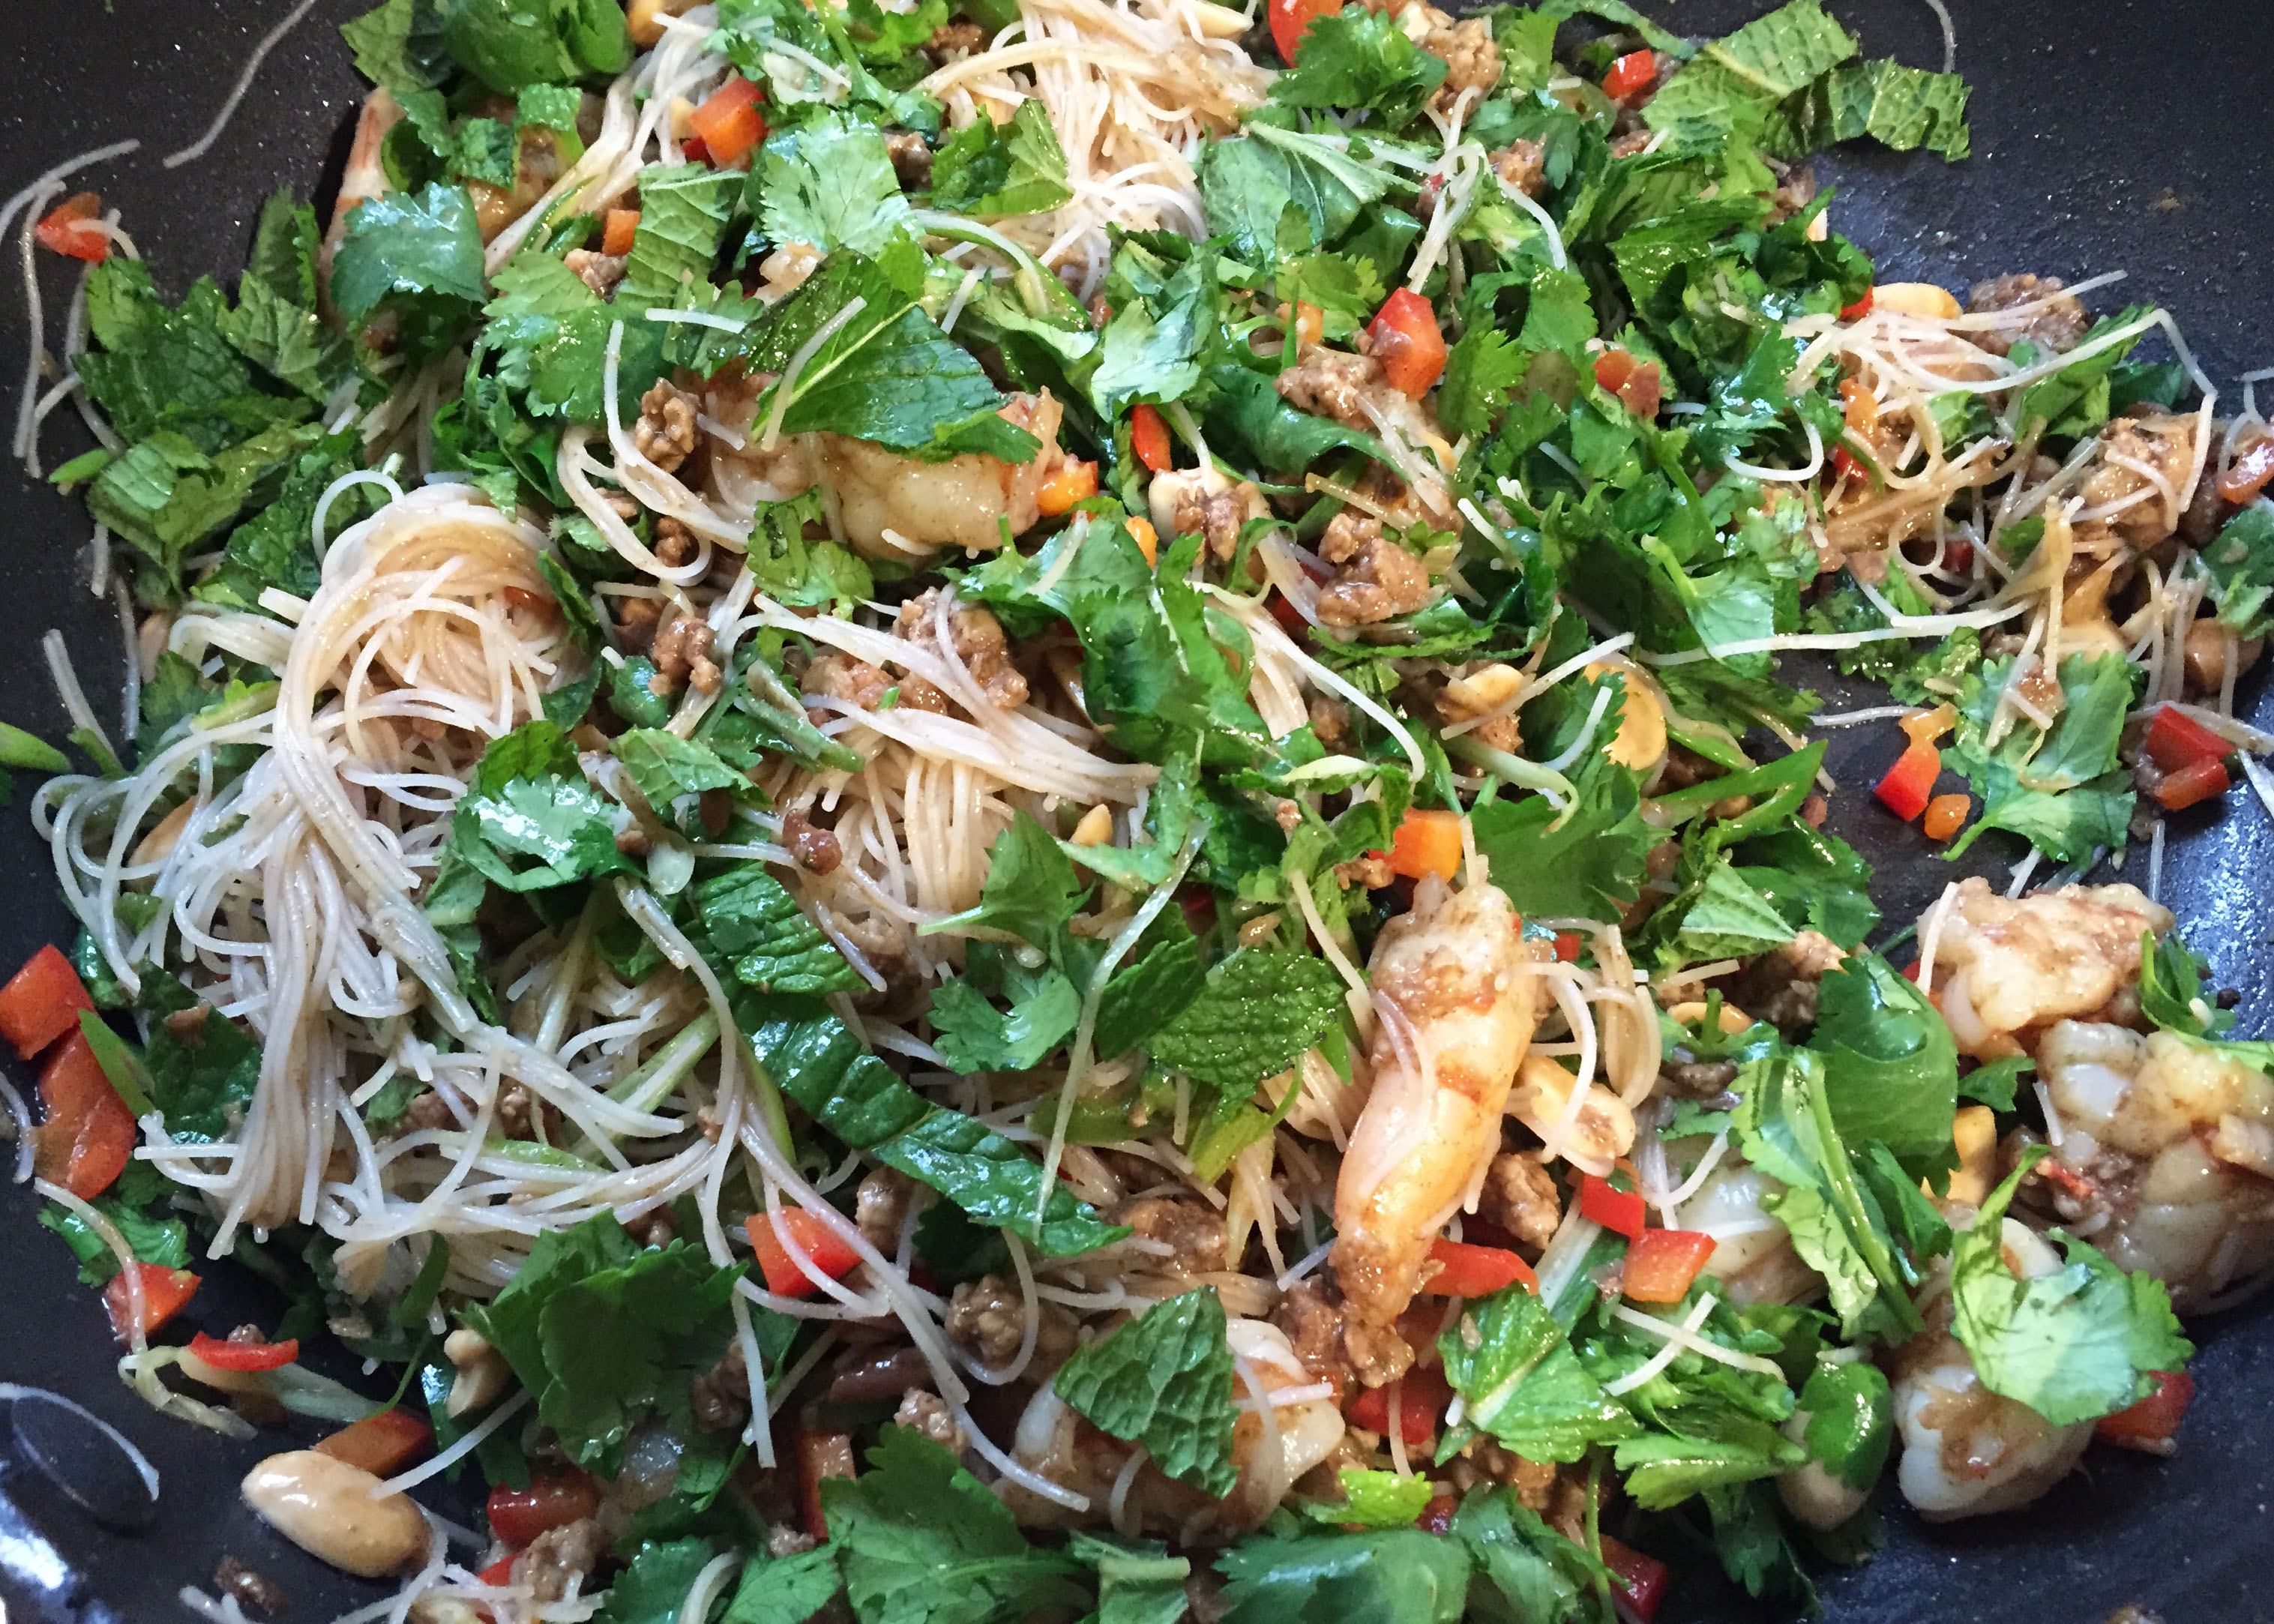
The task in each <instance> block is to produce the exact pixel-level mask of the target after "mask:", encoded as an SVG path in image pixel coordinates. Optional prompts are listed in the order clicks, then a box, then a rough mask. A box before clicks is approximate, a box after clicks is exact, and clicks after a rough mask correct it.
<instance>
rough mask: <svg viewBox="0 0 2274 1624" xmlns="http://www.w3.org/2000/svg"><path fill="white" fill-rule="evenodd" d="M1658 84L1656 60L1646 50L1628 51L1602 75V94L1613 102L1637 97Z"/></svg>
mask: <svg viewBox="0 0 2274 1624" xmlns="http://www.w3.org/2000/svg"><path fill="white" fill-rule="evenodd" d="M1657 82H1658V58H1657V57H1656V56H1653V55H1652V54H1651V53H1650V52H1648V51H1646V50H1634V51H1629V52H1628V53H1627V54H1626V55H1625V56H1621V57H1620V58H1618V60H1616V61H1615V62H1614V63H1612V64H1611V71H1609V72H1608V73H1606V74H1604V75H1603V94H1605V95H1607V96H1608V97H1610V99H1611V100H1612V101H1614V102H1623V101H1625V100H1626V99H1627V98H1628V97H1629V96H1632V95H1639V94H1641V93H1642V92H1644V91H1645V90H1648V89H1649V88H1650V87H1651V86H1653V85H1654V84H1656V83H1657Z"/></svg>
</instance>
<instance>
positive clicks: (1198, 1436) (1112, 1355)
mask: <svg viewBox="0 0 2274 1624" xmlns="http://www.w3.org/2000/svg"><path fill="white" fill-rule="evenodd" d="M1231 1382H1232V1367H1231V1344H1230V1343H1229V1342H1226V1341H1225V1340H1224V1304H1223V1301H1222V1300H1221V1299H1220V1298H1218V1297H1217V1296H1216V1288H1215V1287H1214V1286H1202V1287H1201V1288H1200V1289H1198V1290H1194V1291H1187V1292H1185V1293H1184V1294H1183V1295H1182V1296H1179V1297H1171V1298H1169V1299H1168V1301H1166V1302H1164V1303H1156V1304H1154V1305H1153V1306H1152V1307H1150V1308H1148V1309H1147V1310H1145V1312H1143V1313H1141V1314H1140V1315H1139V1316H1138V1317H1137V1318H1136V1319H1132V1320H1129V1321H1128V1322H1127V1323H1126V1324H1124V1325H1121V1326H1118V1327H1116V1328H1115V1329H1113V1330H1111V1331H1109V1332H1107V1333H1106V1334H1105V1335H1103V1336H1101V1337H1099V1338H1098V1339H1097V1340H1096V1342H1090V1343H1088V1345H1087V1346H1084V1347H1082V1348H1079V1349H1077V1350H1075V1351H1074V1353H1073V1357H1071V1358H1069V1359H1068V1360H1067V1361H1066V1362H1065V1364H1064V1365H1060V1366H1059V1367H1058V1374H1057V1375H1056V1376H1054V1377H1052V1378H1051V1382H1050V1385H1051V1387H1052V1389H1053V1390H1054V1391H1055V1392H1056V1393H1057V1394H1058V1396H1059V1397H1060V1398H1061V1399H1064V1400H1065V1402H1066V1403H1067V1404H1068V1405H1069V1406H1070V1407H1072V1408H1073V1409H1074V1410H1078V1411H1079V1412H1081V1414H1082V1415H1083V1416H1085V1417H1088V1419H1089V1421H1090V1422H1091V1423H1092V1424H1093V1425H1096V1427H1098V1428H1099V1430H1101V1431H1103V1432H1110V1433H1111V1434H1112V1435H1113V1436H1114V1437H1116V1438H1119V1439H1124V1440H1127V1441H1129V1442H1132V1443H1141V1444H1143V1445H1144V1446H1145V1449H1146V1452H1147V1453H1148V1455H1151V1456H1152V1457H1153V1462H1154V1464H1156V1465H1157V1466H1158V1467H1159V1468H1160V1469H1161V1470H1163V1471H1164V1472H1166V1473H1167V1474H1168V1475H1169V1476H1170V1477H1175V1478H1178V1479H1179V1480H1180V1481H1182V1482H1186V1483H1189V1484H1191V1485H1193V1487H1195V1488H1197V1489H1199V1490H1200V1491H1201V1492H1202V1493H1205V1494H1209V1495H1212V1496H1215V1497H1216V1498H1218V1499H1221V1498H1222V1497H1223V1496H1224V1495H1226V1494H1229V1493H1231V1488H1232V1485H1233V1484H1234V1483H1235V1482H1236V1481H1237V1480H1238V1479H1239V1468H1238V1467H1236V1466H1235V1465H1234V1464H1233V1463H1232V1459H1231V1432H1232V1423H1233V1422H1234V1420H1235V1419H1236V1418H1237V1412H1236V1411H1234V1410H1233V1409H1232V1407H1231Z"/></svg>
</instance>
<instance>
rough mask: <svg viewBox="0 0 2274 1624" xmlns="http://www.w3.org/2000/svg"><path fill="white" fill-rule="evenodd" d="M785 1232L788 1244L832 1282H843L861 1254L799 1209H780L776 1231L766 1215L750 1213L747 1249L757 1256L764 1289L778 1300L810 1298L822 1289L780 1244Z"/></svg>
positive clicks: (821, 1223)
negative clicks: (748, 1246) (748, 1247)
mask: <svg viewBox="0 0 2274 1624" xmlns="http://www.w3.org/2000/svg"><path fill="white" fill-rule="evenodd" d="M784 1230H787V1233H788V1237H789V1240H790V1243H791V1244H794V1246H796V1248H797V1249H798V1250H799V1251H800V1252H803V1253H804V1254H805V1255H806V1258H807V1259H808V1260H809V1262H810V1263H811V1264H812V1265H813V1267H815V1268H816V1269H817V1270H819V1271H820V1272H821V1273H822V1274H826V1275H828V1276H829V1278H830V1279H832V1280H841V1279H843V1278H844V1277H845V1276H846V1275H847V1274H851V1273H852V1272H853V1268H854V1266H855V1264H857V1263H859V1262H860V1261H861V1254H860V1253H859V1252H855V1251H854V1250H853V1248H852V1247H851V1246H850V1245H848V1244H846V1242H845V1240H844V1238H843V1237H840V1235H839V1234H838V1233H837V1231H836V1230H834V1229H831V1228H830V1227H829V1225H828V1224H827V1223H825V1222H823V1221H822V1220H821V1219H819V1218H817V1217H815V1216H814V1215H813V1214H811V1213H809V1212H807V1211H806V1210H805V1209H804V1208H803V1207H783V1208H782V1215H781V1223H780V1227H779V1229H777V1228H776V1227H775V1225H774V1223H773V1222H772V1220H770V1219H768V1218H767V1216H766V1214H764V1213H756V1214H752V1215H751V1218H750V1222H749V1237H750V1247H751V1250H753V1251H754V1252H757V1254H758V1271H759V1273H761V1274H764V1276H765V1279H766V1289H767V1290H769V1291H771V1292H772V1293H773V1294H774V1295H775V1296H777V1297H811V1296H812V1295H813V1294H814V1293H815V1292H817V1291H818V1290H820V1289H821V1288H820V1287H819V1286H817V1285H815V1284H814V1283H813V1281H812V1279H811V1278H810V1277H809V1275H808V1274H806V1272H805V1271H804V1270H803V1269H802V1268H800V1267H798V1266H797V1263H796V1260H795V1259H793V1258H792V1257H791V1256H790V1254H789V1249H788V1247H787V1246H785V1245H783V1244H782V1239H781V1236H782V1231H784Z"/></svg>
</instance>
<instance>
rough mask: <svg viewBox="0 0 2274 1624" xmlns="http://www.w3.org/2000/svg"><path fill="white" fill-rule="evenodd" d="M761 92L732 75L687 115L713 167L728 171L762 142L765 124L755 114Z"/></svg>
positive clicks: (763, 119)
mask: <svg viewBox="0 0 2274 1624" xmlns="http://www.w3.org/2000/svg"><path fill="white" fill-rule="evenodd" d="M763 100H764V93H763V92H761V91H760V90H759V89H758V87H757V86H756V85H753V84H752V83H750V81H749V80H748V79H744V78H743V77H742V75H741V74H739V73H736V74H732V75H730V76H729V77H728V78H727V82H726V83H725V84H723V85H721V86H719V88H718V89H716V90H714V91H712V93H711V94H710V96H709V98H708V99H707V100H705V101H704V103H703V105H702V106H700V107H698V108H697V109H695V111H694V113H693V114H692V115H690V116H689V123H690V124H693V126H694V128H695V139H697V140H698V141H701V142H702V143H703V147H704V156H705V158H706V159H707V161H708V162H710V163H711V164H712V166H713V167H715V168H718V169H733V168H734V166H735V165H737V164H739V163H740V162H742V160H743V159H744V158H745V157H747V156H749V153H750V151H751V149H752V148H753V147H757V144H758V143H759V142H760V141H763V140H764V139H766V121H765V118H764V116H763V115H761V114H760V113H759V111H758V103H759V102H761V101H763Z"/></svg>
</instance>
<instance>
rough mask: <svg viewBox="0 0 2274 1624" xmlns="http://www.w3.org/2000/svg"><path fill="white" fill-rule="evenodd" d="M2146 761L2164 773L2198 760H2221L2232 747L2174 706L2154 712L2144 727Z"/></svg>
mask: <svg viewBox="0 0 2274 1624" xmlns="http://www.w3.org/2000/svg"><path fill="white" fill-rule="evenodd" d="M2146 743H2147V749H2148V759H2149V760H2150V761H2152V762H2154V763H2156V765H2157V766H2158V767H2161V768H2162V769H2163V770H2164V771H2165V772H2177V771H2180V769H2181V768H2183V767H2192V766H2194V765H2195V763H2197V762H2202V761H2224V760H2225V758H2226V756H2227V755H2228V754H2229V752H2231V751H2232V750H2233V748H2234V747H2233V745H2231V744H2229V743H2228V742H2227V741H2225V740H2224V739H2222V738H2220V737H2219V736H2218V734H2217V733H2213V732H2211V730H2210V728H2208V727H2205V726H2203V725H2202V723H2201V722H2198V721H2196V720H2195V718H2193V717H2191V716H2189V715H2188V714H2187V712H2186V711H2182V710H2180V708H2179V707H2178V706H2177V705H2164V706H2161V707H2159V708H2158V709H2157V711H2156V714H2155V717H2154V718H2153V719H2152V720H2150V722H2149V724H2148V738H2147V741H2146Z"/></svg>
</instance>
